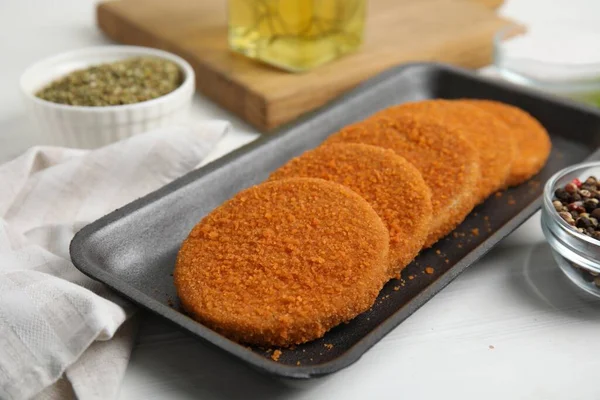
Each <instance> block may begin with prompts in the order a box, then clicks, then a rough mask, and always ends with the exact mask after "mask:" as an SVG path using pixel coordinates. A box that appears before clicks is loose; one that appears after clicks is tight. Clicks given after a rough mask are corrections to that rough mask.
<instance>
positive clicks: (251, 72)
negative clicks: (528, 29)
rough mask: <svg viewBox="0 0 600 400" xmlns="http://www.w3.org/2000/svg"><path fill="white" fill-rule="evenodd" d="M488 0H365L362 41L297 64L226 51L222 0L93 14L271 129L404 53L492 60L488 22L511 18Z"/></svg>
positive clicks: (125, 3) (139, 4)
mask: <svg viewBox="0 0 600 400" xmlns="http://www.w3.org/2000/svg"><path fill="white" fill-rule="evenodd" d="M489 1H490V0H477V1H465V0H369V11H368V21H367V28H366V35H365V43H364V44H363V46H362V48H361V49H360V50H359V51H358V52H356V53H353V54H350V55H347V56H345V57H343V58H341V59H339V60H337V61H334V62H332V63H329V64H326V65H324V66H321V67H319V68H317V69H315V70H313V71H310V72H308V73H303V74H291V73H287V72H283V71H280V70H277V69H275V68H272V67H269V66H267V65H264V64H261V63H258V62H255V61H253V60H249V59H247V58H245V57H243V56H240V55H238V54H234V53H232V52H230V51H229V49H228V47H227V22H226V4H225V0H170V1H165V0H118V1H110V2H106V3H101V4H99V5H98V9H97V18H98V25H99V26H100V28H101V29H102V30H103V31H104V32H105V33H106V34H107V35H108V36H109V37H111V38H112V39H114V40H116V41H118V42H121V43H126V44H133V45H141V46H150V47H156V48H160V49H164V50H167V51H171V52H173V53H176V54H178V55H180V56H182V57H183V58H185V59H186V60H187V61H189V62H190V64H191V65H192V67H193V68H194V70H195V71H196V76H197V78H196V83H197V88H198V90H199V91H200V92H202V93H203V94H205V95H206V96H208V97H210V98H211V99H213V100H214V101H215V102H217V103H218V104H220V105H221V106H223V107H224V108H226V109H228V110H230V111H232V112H233V113H235V114H237V115H239V116H240V117H241V118H243V119H245V120H246V121H248V122H249V123H250V124H252V125H254V126H255V127H256V128H258V129H259V130H262V131H270V130H273V129H274V128H277V127H279V126H281V125H282V124H284V123H286V122H289V121H291V120H293V119H295V118H296V117H298V116H300V115H301V114H304V113H306V112H308V111H310V110H313V109H315V108H317V107H319V106H321V105H323V104H325V103H327V102H328V101H330V100H331V99H333V98H334V97H336V96H338V95H339V94H341V93H342V92H344V91H346V90H348V89H350V88H352V87H354V86H355V85H357V84H358V83H360V82H361V81H363V80H365V79H367V78H370V77H372V76H373V75H376V74H377V73H379V72H381V71H383V70H385V69H387V68H390V67H392V66H394V65H397V64H400V63H403V62H408V61H417V60H418V61H428V60H436V61H442V62H448V63H452V64H456V65H460V66H463V67H468V68H477V67H481V66H483V65H487V64H489V63H490V60H491V52H492V36H493V34H494V32H496V31H497V30H498V29H500V28H502V27H504V26H507V25H509V24H510V22H509V21H507V20H504V19H502V18H500V17H498V16H496V15H495V13H494V11H493V10H492V9H490V7H489V6H486V5H485V4H483V3H488V4H489ZM480 2H483V3H480ZM494 3H497V2H496V1H494Z"/></svg>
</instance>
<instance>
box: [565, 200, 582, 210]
mask: <svg viewBox="0 0 600 400" xmlns="http://www.w3.org/2000/svg"><path fill="white" fill-rule="evenodd" d="M567 208H568V209H569V210H570V211H577V212H578V213H582V212H585V208H583V203H582V202H581V201H574V202H573V203H569V205H568V206H567Z"/></svg>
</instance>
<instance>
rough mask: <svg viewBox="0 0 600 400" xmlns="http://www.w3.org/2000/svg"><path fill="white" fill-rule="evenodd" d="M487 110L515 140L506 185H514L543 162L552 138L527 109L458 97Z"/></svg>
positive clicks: (464, 101)
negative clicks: (502, 124) (505, 126)
mask: <svg viewBox="0 0 600 400" xmlns="http://www.w3.org/2000/svg"><path fill="white" fill-rule="evenodd" d="M460 101H461V102H463V103H466V104H470V105H474V106H476V107H479V108H481V109H482V110H484V111H487V112H489V113H490V114H492V115H493V116H495V117H496V118H498V119H500V120H501V121H503V122H504V123H505V124H506V125H507V126H508V127H509V128H510V130H511V131H512V135H513V138H514V140H515V142H516V143H517V154H516V157H515V161H514V162H513V163H512V164H511V167H510V175H509V177H508V185H509V186H516V185H520V184H521V183H523V182H525V181H526V180H528V179H529V178H531V177H532V176H534V175H535V174H537V173H538V172H539V171H540V170H541V169H542V168H543V167H544V165H545V164H546V161H547V160H548V157H549V156H550V150H552V142H550V136H549V135H548V132H547V131H546V128H544V127H543V126H542V124H540V123H539V121H538V120H537V119H535V118H534V117H532V116H531V115H529V114H528V113H527V112H526V111H523V110H521V109H520V108H517V107H515V106H511V105H508V104H504V103H501V102H499V101H492V100H475V99H465V100H460Z"/></svg>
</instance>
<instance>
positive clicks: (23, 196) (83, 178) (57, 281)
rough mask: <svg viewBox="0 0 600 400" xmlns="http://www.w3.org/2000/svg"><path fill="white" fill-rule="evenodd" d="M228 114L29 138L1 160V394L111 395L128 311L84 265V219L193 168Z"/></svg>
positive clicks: (129, 326) (121, 365)
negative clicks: (82, 140) (98, 138)
mask: <svg viewBox="0 0 600 400" xmlns="http://www.w3.org/2000/svg"><path fill="white" fill-rule="evenodd" d="M227 129H228V124H227V123H226V122H221V121H215V122H206V123H202V124H199V125H195V126H193V127H173V128H168V129H167V128H164V129H160V130H157V131H153V132H150V133H146V134H142V135H138V136H134V137H132V138H129V139H127V140H124V141H122V142H119V143H115V144H112V145H110V146H106V147H104V148H101V149H98V150H93V151H87V150H74V149H65V148H58V147H35V148H32V149H30V150H29V151H27V152H26V153H25V154H23V155H22V156H20V157H18V158H17V159H15V160H13V161H11V162H9V163H7V164H4V165H2V166H0V399H3V400H9V399H10V400H12V399H27V398H31V397H34V398H38V399H61V400H62V399H68V398H73V397H74V396H76V397H77V398H79V399H82V400H88V399H102V400H107V399H112V398H115V397H116V395H117V394H118V389H119V385H120V382H121V379H122V377H123V374H124V372H125V368H126V366H127V362H128V360H129V355H130V352H131V348H132V345H133V336H134V332H135V329H134V325H135V324H134V323H133V321H128V322H125V321H126V320H127V319H128V317H130V316H131V315H132V313H133V311H134V308H133V307H132V306H131V305H130V304H128V303H127V302H126V301H124V300H122V299H120V298H119V297H118V296H116V295H115V294H114V293H112V292H111V291H109V290H107V288H106V287H105V286H104V285H102V284H100V283H98V282H96V281H94V280H92V279H90V278H88V277H86V276H84V275H83V274H82V273H80V272H79V271H78V270H77V269H75V267H74V266H73V264H72V263H71V259H70V257H69V243H70V241H71V239H72V238H73V235H74V234H75V232H77V231H78V230H79V229H81V228H82V227H83V226H84V225H86V224H88V223H90V222H92V221H94V220H95V219H97V218H99V217H101V216H103V215H104V214H106V213H109V212H111V211H113V210H115V209H116V208H119V207H121V206H123V205H124V204H126V203H128V202H130V201H132V200H135V199H136V198H139V197H141V196H143V195H145V194H147V193H149V192H151V191H153V190H155V189H158V188H159V187H161V186H163V185H164V184H166V183H168V182H170V181H172V180H173V179H175V178H177V177H179V176H181V175H183V174H185V173H186V172H189V171H191V170H193V169H194V168H196V167H197V166H198V164H199V163H200V162H201V161H202V159H203V158H204V157H206V155H207V154H208V153H209V151H210V150H211V149H212V148H213V146H214V145H215V144H216V142H217V141H218V140H219V139H220V138H221V136H222V135H223V134H224V133H225V131H226V130H227Z"/></svg>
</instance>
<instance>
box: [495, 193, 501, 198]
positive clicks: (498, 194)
mask: <svg viewBox="0 0 600 400" xmlns="http://www.w3.org/2000/svg"><path fill="white" fill-rule="evenodd" d="M494 196H496V197H502V192H496V194H495V195H494Z"/></svg>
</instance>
